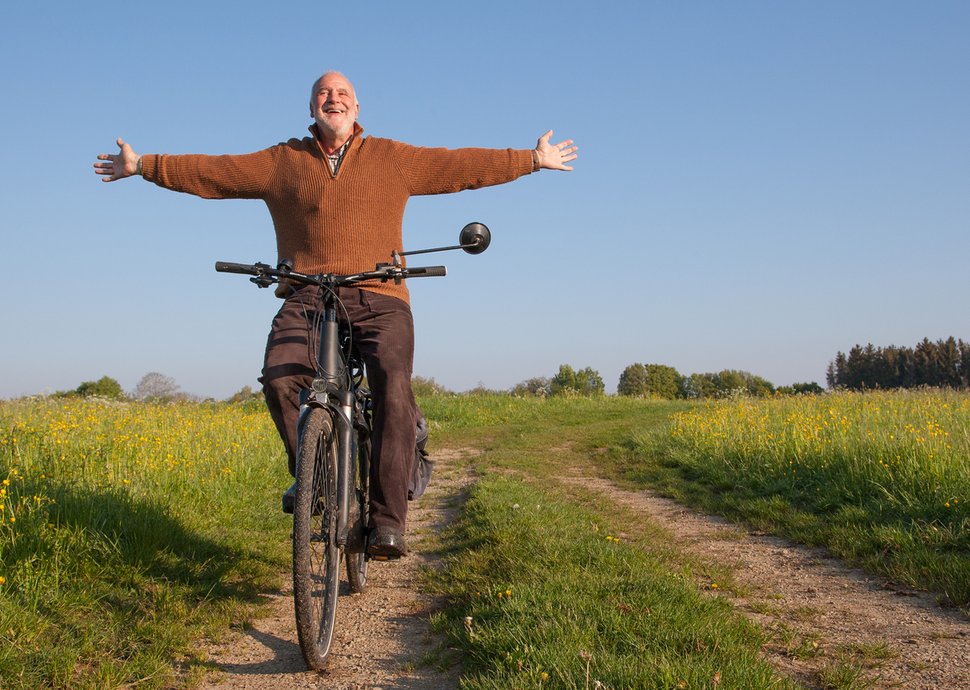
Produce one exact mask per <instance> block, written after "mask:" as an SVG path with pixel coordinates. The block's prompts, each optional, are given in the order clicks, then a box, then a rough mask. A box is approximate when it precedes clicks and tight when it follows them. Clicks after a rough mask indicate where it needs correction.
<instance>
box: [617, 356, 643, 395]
mask: <svg viewBox="0 0 970 690" xmlns="http://www.w3.org/2000/svg"><path fill="white" fill-rule="evenodd" d="M616 392H617V393H618V394H619V395H628V396H630V397H632V398H642V397H645V396H647V395H648V392H647V367H646V365H644V364H631V365H630V366H628V367H627V368H626V369H624V370H623V373H621V374H620V380H619V382H618V383H617V384H616Z"/></svg>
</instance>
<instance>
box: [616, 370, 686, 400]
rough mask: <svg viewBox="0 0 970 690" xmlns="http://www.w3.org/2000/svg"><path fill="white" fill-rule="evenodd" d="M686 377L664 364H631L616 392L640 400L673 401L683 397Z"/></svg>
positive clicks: (624, 371) (624, 372)
mask: <svg viewBox="0 0 970 690" xmlns="http://www.w3.org/2000/svg"><path fill="white" fill-rule="evenodd" d="M683 388H684V377H683V376H681V375H680V374H679V373H678V372H677V370H676V369H674V368H673V367H669V366H666V365H664V364H631V365H630V366H628V367H627V368H626V369H624V370H623V373H622V374H620V381H619V383H618V384H617V387H616V392H617V393H619V394H620V395H629V396H634V397H638V398H646V397H654V398H665V399H667V400H673V399H674V398H676V397H678V396H679V395H681V393H682V391H683Z"/></svg>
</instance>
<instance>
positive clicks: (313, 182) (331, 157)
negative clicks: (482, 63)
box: [94, 72, 577, 558]
mask: <svg viewBox="0 0 970 690" xmlns="http://www.w3.org/2000/svg"><path fill="white" fill-rule="evenodd" d="M359 113H360V105H359V103H358V101H357V94H356V92H355V91H354V87H353V85H352V84H351V83H350V82H349V81H348V80H347V78H346V77H344V76H343V75H342V74H340V73H339V72H327V73H325V74H324V75H323V76H321V77H320V78H319V79H317V80H316V81H315V82H314V84H313V88H312V90H311V92H310V116H311V117H312V118H313V120H314V124H312V125H311V126H310V136H308V137H303V138H302V139H290V140H289V141H287V142H285V143H281V144H277V145H275V146H271V147H269V148H267V149H264V150H262V151H257V152H255V153H250V154H244V155H228V156H204V155H181V156H169V155H156V154H146V155H143V156H141V155H138V154H137V153H135V152H134V150H132V148H131V146H130V145H128V144H127V143H126V142H124V141H123V140H122V139H120V138H119V139H118V141H117V143H118V146H119V148H120V152H119V153H117V154H105V153H103V154H100V155H99V156H98V160H97V162H96V163H95V164H94V168H95V172H96V173H97V174H98V175H101V176H102V179H103V180H104V181H105V182H113V181H115V180H120V179H123V178H125V177H131V176H133V175H140V176H142V177H143V178H144V179H146V180H149V181H151V182H154V183H155V184H157V185H159V186H160V187H164V188H166V189H171V190H175V191H180V192H186V193H189V194H194V195H196V196H200V197H204V198H208V199H227V198H240V199H262V200H263V201H264V202H265V203H266V206H267V207H268V208H269V212H270V215H271V217H272V219H273V226H274V228H275V230H276V244H277V253H278V258H279V259H290V260H292V261H293V264H294V269H295V270H297V271H299V272H302V273H310V274H313V273H337V274H352V273H358V272H361V271H367V270H373V268H374V266H375V265H377V264H378V263H383V262H387V261H388V258H389V257H390V255H391V252H392V251H393V250H395V249H398V250H400V249H402V248H403V247H404V244H403V237H402V223H403V219H404V208H405V206H406V204H407V201H408V199H409V198H410V197H412V196H415V195H423V194H442V193H447V192H458V191H462V190H465V189H475V188H478V187H486V186H490V185H497V184H503V183H505V182H511V181H512V180H515V179H517V178H519V177H521V176H523V175H527V174H529V173H532V172H536V171H538V170H541V169H543V168H548V169H553V170H572V168H571V167H570V166H569V165H568V163H569V162H571V161H572V160H573V159H575V158H576V155H577V154H576V150H577V147H576V146H574V145H573V142H572V140H566V141H562V142H560V143H558V144H550V143H549V140H550V138H551V137H552V131H549V132H546V133H545V134H544V135H542V136H541V137H540V138H539V140H538V142H537V144H536V147H535V148H534V149H531V150H530V149H475V148H462V149H443V148H425V147H417V146H411V145H408V144H403V143H401V142H397V141H393V140H391V139H382V138H378V137H371V136H368V137H365V136H363V132H364V130H363V128H362V127H361V126H360V125H359V124H358V122H357V118H358V115H359ZM317 293H318V291H317V290H316V289H314V288H312V287H303V288H291V287H290V286H287V285H281V286H279V287H278V288H277V292H276V294H277V295H278V296H279V297H281V298H283V299H284V302H283V306H282V307H281V308H280V310H279V313H278V314H277V315H276V318H275V319H274V320H273V323H272V326H271V328H270V335H269V339H268V342H267V346H266V354H265V358H264V362H263V372H262V376H261V377H260V381H261V383H262V384H263V393H264V395H265V397H266V404H267V406H268V408H269V411H270V414H271V415H272V417H273V421H274V422H275V423H276V427H277V430H278V431H279V433H280V436H281V438H282V439H283V443H284V445H285V447H286V453H287V456H288V459H289V469H290V474H295V471H296V450H297V437H296V424H297V419H298V416H299V395H300V391H301V390H302V389H304V388H307V387H309V385H310V382H311V381H312V379H313V377H314V374H315V373H316V368H315V366H314V364H313V359H312V357H313V355H312V354H311V353H309V352H308V347H307V327H306V318H305V312H306V311H307V310H308V309H312V308H313V307H314V304H315V302H316V300H317V297H318V294H317ZM340 299H341V301H342V302H343V303H344V305H345V306H346V308H347V309H346V317H347V318H349V320H350V322H351V324H352V326H353V335H354V342H355V343H356V344H357V345H358V347H359V349H360V352H361V356H362V357H363V359H364V363H365V365H366V367H367V377H368V383H369V384H370V386H371V390H372V392H373V395H374V400H375V409H374V439H373V457H374V462H373V463H372V476H371V510H370V520H371V524H370V528H371V530H370V535H369V538H368V547H367V548H368V552H369V553H371V554H372V555H375V556H378V557H384V558H396V557H400V556H403V555H404V554H406V553H407V546H406V544H405V539H404V532H405V525H406V520H407V493H408V482H409V478H410V475H411V470H412V468H413V463H414V459H415V451H414V446H415V426H416V406H415V402H414V395H413V393H412V392H411V372H412V361H413V354H414V326H413V321H412V318H411V309H410V306H409V296H408V290H407V287H406V286H405V285H404V284H403V283H402V284H400V285H397V284H395V283H393V282H388V283H377V284H374V285H366V286H361V287H359V288H342V289H341V290H340ZM293 488H294V487H292V486H291V487H290V489H288V490H287V491H286V493H284V494H283V510H284V511H287V512H291V511H292V505H293V497H294V496H293Z"/></svg>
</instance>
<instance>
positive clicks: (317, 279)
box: [216, 261, 448, 287]
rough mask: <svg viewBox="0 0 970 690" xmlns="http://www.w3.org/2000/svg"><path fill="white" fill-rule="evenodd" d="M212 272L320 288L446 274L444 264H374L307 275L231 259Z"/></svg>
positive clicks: (282, 265)
mask: <svg viewBox="0 0 970 690" xmlns="http://www.w3.org/2000/svg"><path fill="white" fill-rule="evenodd" d="M216 271H218V272H219V273H239V274H242V275H250V276H253V277H252V278H250V280H251V281H252V282H254V283H256V285H258V286H259V287H269V286H270V285H272V284H274V283H278V282H279V281H280V279H283V278H285V279H286V280H289V281H292V282H295V283H303V284H304V285H320V286H324V287H342V286H349V285H356V284H357V283H363V282H366V281H368V280H379V281H381V282H382V283H386V282H387V281H389V280H393V281H395V282H400V281H401V280H403V279H405V278H432V277H440V276H444V275H447V273H448V269H447V268H446V267H445V266H416V267H414V268H410V267H407V266H394V265H393V264H383V265H378V266H377V267H376V268H375V269H374V270H373V271H363V272H361V273H354V274H350V275H336V274H333V273H318V274H316V275H308V274H306V273H298V272H297V271H293V270H291V269H290V268H289V267H288V266H286V264H285V263H282V262H281V263H280V266H279V267H277V268H273V267H272V266H270V265H269V264H264V263H259V262H257V263H255V264H238V263H233V262H231V261H216Z"/></svg>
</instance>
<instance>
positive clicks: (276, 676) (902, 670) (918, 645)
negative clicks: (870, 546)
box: [200, 451, 970, 690]
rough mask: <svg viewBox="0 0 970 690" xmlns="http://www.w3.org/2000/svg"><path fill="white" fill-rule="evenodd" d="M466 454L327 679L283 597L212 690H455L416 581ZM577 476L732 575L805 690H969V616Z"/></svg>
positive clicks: (444, 462)
mask: <svg viewBox="0 0 970 690" xmlns="http://www.w3.org/2000/svg"><path fill="white" fill-rule="evenodd" d="M468 454H470V451H452V452H447V451H438V452H437V453H436V454H435V458H436V459H437V460H438V465H437V467H436V474H435V481H434V482H432V485H431V487H430V488H429V490H428V494H427V495H425V496H424V497H423V498H422V499H421V500H420V501H418V502H417V504H415V505H413V506H412V510H411V516H410V526H409V531H408V540H409V544H410V546H411V551H412V553H411V555H410V556H408V557H407V558H405V559H402V560H401V561H398V562H395V563H377V562H372V563H371V570H370V574H369V588H368V591H367V592H365V593H364V594H363V595H360V596H358V597H344V598H342V599H341V601H340V606H339V608H338V614H337V615H338V621H337V631H338V632H337V635H336V638H335V641H334V645H333V651H332V652H331V666H330V670H329V671H328V672H327V673H325V674H317V673H310V672H307V671H306V670H305V667H304V664H303V659H302V657H301V656H300V650H299V647H298V646H297V642H296V631H295V628H294V624H293V611H292V599H291V596H290V592H289V591H285V592H280V593H278V594H275V595H274V596H273V603H272V612H271V614H270V615H269V616H268V617H266V618H262V619H259V620H256V621H254V623H253V626H252V628H251V629H248V630H245V631H243V632H239V633H233V634H231V635H229V636H228V637H227V639H225V640H224V641H223V642H222V644H220V645H219V646H217V647H213V648H212V649H210V650H208V654H209V658H210V660H211V661H212V663H213V664H214V665H216V666H217V667H218V668H219V669H220V670H219V671H217V672H214V673H212V674H210V676H209V677H208V678H207V679H206V680H205V682H203V683H202V685H201V686H200V687H202V688H204V689H205V690H214V689H218V690H226V689H229V688H233V689H235V688H242V689H245V690H265V689H268V688H327V689H328V690H391V689H400V690H450V689H451V688H455V687H456V686H457V680H458V673H459V671H460V668H459V666H460V665H458V664H454V663H452V664H450V665H449V664H448V663H445V664H442V665H440V666H441V668H439V665H437V664H436V663H435V659H436V658H439V657H440V654H441V651H442V641H441V640H439V639H436V638H435V637H434V636H433V635H432V633H431V631H430V628H429V624H428V617H429V614H430V612H431V611H433V610H434V607H435V602H434V601H432V600H431V599H430V598H429V597H427V596H426V595H423V594H421V593H420V592H419V584H418V578H419V573H420V571H421V569H422V568H424V567H426V566H433V565H434V564H435V560H434V558H433V556H432V555H430V553H429V551H430V545H431V544H432V543H433V538H432V537H433V534H434V533H435V532H436V531H437V530H439V529H440V528H441V527H442V526H443V525H445V524H447V523H448V522H450V521H451V519H452V518H453V514H454V511H455V510H456V506H457V505H458V500H457V498H458V496H459V495H460V493H461V491H462V489H463V488H464V487H465V486H466V485H467V483H468V482H469V476H468V474H467V472H466V471H465V470H464V469H463V466H464V464H463V463H461V462H456V461H458V460H460V458H461V457H463V456H465V455H468ZM578 472H579V470H575V471H574V472H573V474H572V475H571V476H566V477H564V478H563V481H564V482H566V483H573V484H576V485H581V486H582V487H585V488H586V489H591V490H593V491H595V492H597V493H599V494H601V495H602V496H603V497H604V499H608V500H609V501H612V502H614V503H615V504H616V505H618V506H622V507H625V508H629V509H631V510H633V511H634V512H636V513H637V514H638V515H641V516H643V518H644V520H643V521H644V522H648V521H653V522H655V523H656V524H659V525H660V526H661V527H662V528H663V529H664V530H666V531H667V532H669V533H670V534H671V535H672V536H673V538H674V540H675V541H676V543H677V544H678V545H679V546H680V547H681V548H683V549H684V550H685V551H687V552H688V553H690V554H692V555H693V556H694V557H695V558H696V559H697V560H698V562H701V563H704V562H710V563H715V564H722V565H727V566H730V567H732V568H734V581H733V584H732V583H722V584H720V585H719V586H718V588H716V589H715V588H713V587H712V588H711V594H712V596H726V597H728V598H729V599H730V601H731V602H732V603H733V604H734V605H735V606H736V607H737V608H738V610H740V611H742V612H743V613H745V614H746V615H747V616H749V617H750V618H752V619H753V620H754V621H756V622H757V623H758V624H759V625H761V626H762V627H763V628H764V629H766V630H768V631H769V632H770V633H771V635H772V638H773V641H772V643H771V644H770V645H768V646H767V647H766V649H765V654H766V657H767V658H768V660H769V661H770V662H771V663H772V664H774V665H775V666H776V667H777V668H778V669H779V670H780V671H781V672H782V673H784V674H786V675H788V676H791V677H793V678H795V679H797V680H798V681H800V682H801V683H803V684H805V685H806V686H807V687H809V688H823V687H826V685H825V683H824V681H823V679H824V674H825V673H826V672H827V669H832V668H835V667H836V666H837V662H839V661H842V662H847V663H848V664H849V666H848V667H849V668H851V667H852V665H854V666H856V667H860V668H862V669H863V671H862V674H863V675H862V677H861V678H860V681H861V682H860V684H859V685H856V686H854V687H873V688H904V689H906V690H921V689H930V688H933V689H936V688H940V689H942V688H947V689H949V688H970V621H968V619H967V618H966V617H965V616H963V615H962V614H960V613H959V612H957V611H948V610H942V609H940V608H939V607H938V606H937V605H936V603H935V601H934V599H933V597H932V596H930V595H927V594H924V593H919V592H911V591H905V590H900V589H899V588H895V587H891V586H889V584H888V583H886V582H885V580H884V579H881V578H877V577H872V576H868V575H866V574H865V573H863V572H861V571H858V570H853V569H850V568H847V567H845V566H844V565H843V564H841V563H840V562H839V561H837V560H835V559H832V558H829V557H828V556H827V555H826V554H825V553H824V552H823V551H821V550H817V549H806V548H802V547H797V546H794V545H792V544H790V543H788V542H785V541H783V540H780V539H776V538H773V537H767V536H764V535H760V534H756V533H752V532H750V531H747V530H744V529H741V528H739V527H738V526H737V525H734V524H731V523H728V522H725V521H723V520H720V519H718V518H712V517H710V516H706V515H701V514H697V513H694V512H691V511H689V510H687V509H685V508H684V507H683V506H682V505H680V504H677V503H675V502H673V501H670V500H667V499H664V498H660V497H657V496H654V495H653V494H651V493H649V492H645V491H628V490H625V489H622V488H620V487H618V486H617V485H615V484H613V483H611V482H609V481H607V480H603V479H598V478H592V477H583V476H580V475H579V474H578ZM621 536H623V535H621ZM626 536H627V537H629V536H632V535H626ZM709 584H710V585H713V584H714V583H713V582H712V583H709ZM351 632H353V634H352V635H351V634H350V633H351ZM445 651H446V652H447V650H445ZM442 668H443V669H444V670H442ZM844 680H845V679H843V681H844ZM867 683H868V684H867ZM841 687H848V686H847V685H843V686H841Z"/></svg>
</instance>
